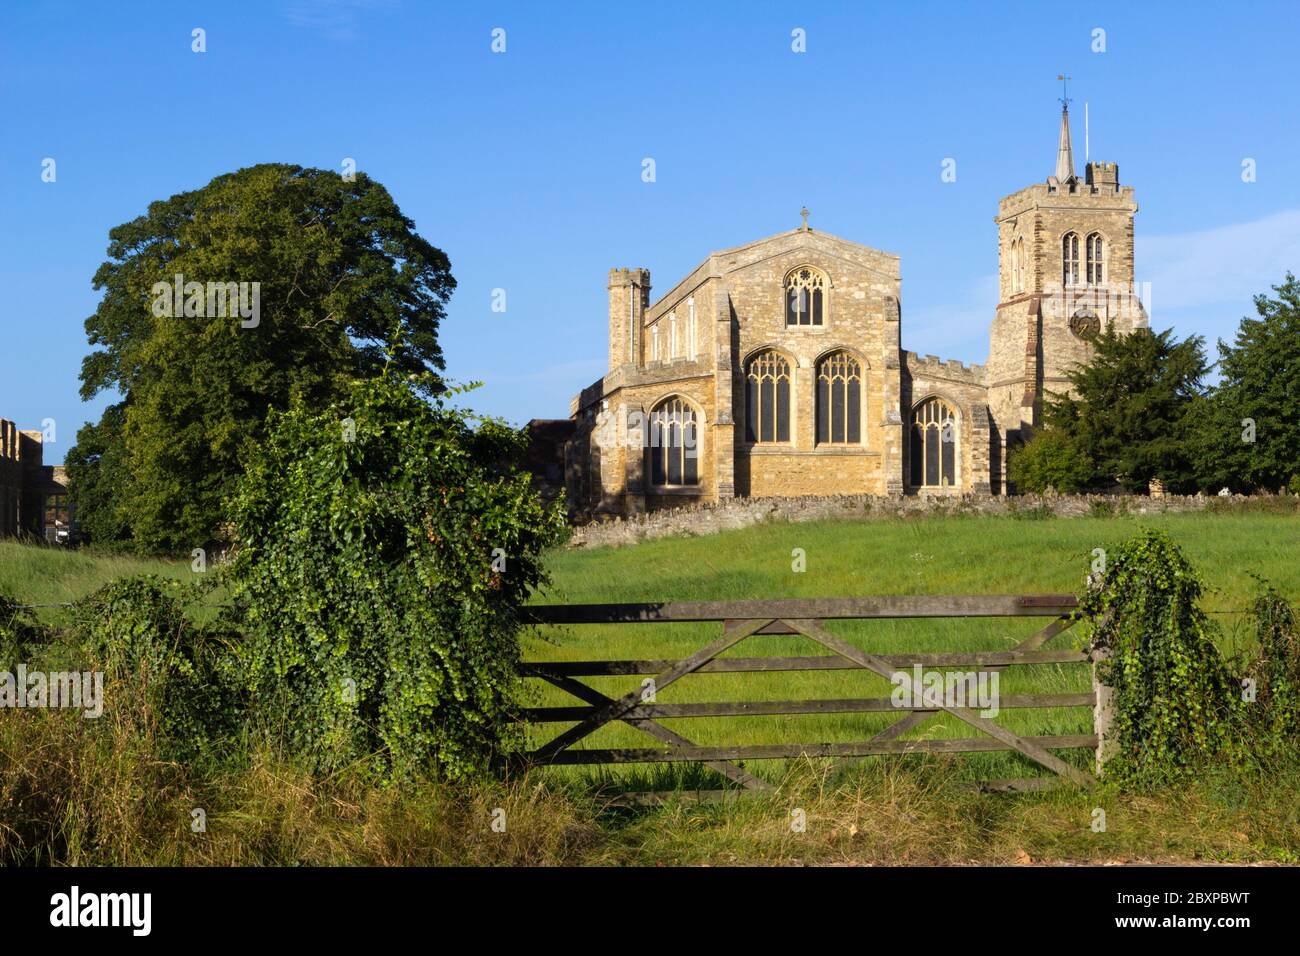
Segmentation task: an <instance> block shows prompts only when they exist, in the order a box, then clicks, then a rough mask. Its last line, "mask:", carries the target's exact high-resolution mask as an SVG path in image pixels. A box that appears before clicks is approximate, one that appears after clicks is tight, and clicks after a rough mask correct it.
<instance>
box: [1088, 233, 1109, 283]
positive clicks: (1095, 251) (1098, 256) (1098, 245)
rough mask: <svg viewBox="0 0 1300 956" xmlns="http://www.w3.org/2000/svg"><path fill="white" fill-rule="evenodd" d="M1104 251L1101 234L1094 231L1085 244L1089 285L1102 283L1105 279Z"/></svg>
mask: <svg viewBox="0 0 1300 956" xmlns="http://www.w3.org/2000/svg"><path fill="white" fill-rule="evenodd" d="M1104 251H1105V250H1104V249H1103V248H1102V238H1101V234H1100V233H1097V232H1094V233H1092V234H1091V235H1089V236H1088V240H1087V243H1086V244H1085V255H1086V257H1087V258H1086V260H1085V261H1086V263H1087V277H1088V285H1101V284H1102V283H1103V282H1104V281H1105V270H1104V262H1105V256H1104Z"/></svg>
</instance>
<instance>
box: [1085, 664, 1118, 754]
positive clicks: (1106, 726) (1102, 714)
mask: <svg viewBox="0 0 1300 956" xmlns="http://www.w3.org/2000/svg"><path fill="white" fill-rule="evenodd" d="M1088 657H1089V658H1090V659H1091V660H1092V693H1093V695H1094V697H1095V703H1094V704H1093V705H1092V728H1093V730H1092V732H1093V733H1094V734H1096V735H1097V776H1099V777H1100V776H1101V775H1102V771H1103V769H1104V767H1105V765H1106V761H1108V760H1109V759H1110V758H1111V757H1112V756H1114V754H1115V739H1114V735H1113V733H1112V732H1111V724H1112V723H1114V720H1115V706H1114V696H1115V689H1114V688H1113V687H1111V686H1110V685H1109V684H1105V683H1102V680H1101V677H1100V675H1099V673H1098V672H1099V670H1100V667H1099V665H1100V664H1103V663H1104V662H1106V661H1109V660H1110V648H1109V647H1103V646H1101V645H1098V644H1094V645H1092V647H1090V648H1089V649H1088Z"/></svg>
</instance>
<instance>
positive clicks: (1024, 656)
mask: <svg viewBox="0 0 1300 956" xmlns="http://www.w3.org/2000/svg"><path fill="white" fill-rule="evenodd" d="M876 656H877V657H879V658H880V659H881V660H882V661H885V662H886V663H888V664H890V665H892V666H894V667H900V668H906V667H911V666H912V665H913V664H921V665H923V666H925V667H978V666H980V665H981V664H982V665H986V666H989V667H995V666H997V667H1004V666H1009V667H1014V666H1017V665H1022V664H1082V663H1085V662H1087V660H1088V655H1087V653H1086V652H1085V651H969V652H964V653H953V654H877V655H876ZM674 663H676V661H674V660H671V659H668V660H644V661H632V660H624V661H546V662H545V663H540V662H529V663H528V664H526V665H525V669H526V670H527V671H530V672H532V673H533V674H535V676H538V677H541V676H542V675H543V674H562V675H564V676H566V677H602V676H606V677H615V676H620V675H643V674H658V673H659V672H660V671H663V670H666V669H667V668H668V667H669V665H671V664H674ZM861 669H862V666H861V665H860V664H855V663H854V662H853V661H850V660H847V659H846V658H843V657H840V656H839V655H837V654H818V655H816V656H814V657H723V658H719V659H717V660H712V661H709V663H707V664H705V665H704V666H703V667H700V668H698V669H697V670H696V671H695V673H697V674H735V673H747V672H759V671H843V670H861Z"/></svg>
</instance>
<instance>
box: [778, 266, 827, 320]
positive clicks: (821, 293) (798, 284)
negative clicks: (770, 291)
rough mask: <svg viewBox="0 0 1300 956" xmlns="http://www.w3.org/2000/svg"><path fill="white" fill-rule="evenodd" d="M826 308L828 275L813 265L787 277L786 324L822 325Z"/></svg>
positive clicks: (803, 267)
mask: <svg viewBox="0 0 1300 956" xmlns="http://www.w3.org/2000/svg"><path fill="white" fill-rule="evenodd" d="M825 308H826V277H825V276H824V275H822V274H821V273H820V272H818V271H817V270H816V269H814V268H812V267H811V266H802V267H801V268H798V269H795V270H794V271H793V272H791V273H790V274H789V275H788V276H786V278H785V324H786V325H821V324H822V321H823V315H824V313H825Z"/></svg>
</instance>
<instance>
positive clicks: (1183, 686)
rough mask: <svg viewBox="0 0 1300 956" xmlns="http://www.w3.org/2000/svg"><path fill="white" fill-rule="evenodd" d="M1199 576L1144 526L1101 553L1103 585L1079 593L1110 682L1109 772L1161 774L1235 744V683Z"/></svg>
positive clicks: (1125, 777) (1238, 701)
mask: <svg viewBox="0 0 1300 956" xmlns="http://www.w3.org/2000/svg"><path fill="white" fill-rule="evenodd" d="M1202 590H1203V586H1202V584H1201V581H1200V579H1199V578H1198V577H1197V575H1196V571H1195V569H1194V568H1193V567H1192V566H1191V564H1190V563H1189V562H1188V560H1187V558H1186V557H1185V556H1184V555H1183V553H1182V552H1181V551H1180V550H1179V549H1178V547H1177V546H1176V545H1174V544H1173V542H1172V541H1170V540H1169V538H1168V536H1166V535H1165V534H1164V533H1163V532H1158V531H1150V530H1148V531H1144V532H1142V533H1141V534H1139V535H1138V536H1136V537H1134V538H1132V539H1131V540H1129V541H1127V542H1125V543H1123V544H1122V545H1120V546H1119V547H1117V548H1114V549H1113V550H1111V551H1110V552H1109V553H1108V554H1107V555H1106V568H1105V572H1104V575H1103V577H1102V581H1101V584H1100V586H1099V587H1097V588H1094V589H1092V590H1089V591H1088V592H1087V594H1086V595H1085V596H1084V598H1083V599H1082V607H1081V610H1082V612H1083V613H1084V614H1085V615H1086V616H1087V617H1088V618H1090V619H1091V620H1092V622H1093V624H1094V627H1095V630H1094V635H1093V643H1094V645H1095V646H1098V647H1103V648H1108V649H1109V651H1110V658H1109V660H1104V661H1102V662H1101V663H1100V664H1099V667H1098V676H1099V678H1100V679H1101V680H1102V681H1103V682H1104V683H1106V684H1108V685H1109V686H1110V687H1111V688H1113V690H1114V696H1113V706H1114V713H1113V723H1112V726H1111V733H1112V734H1114V740H1113V742H1114V748H1115V749H1114V750H1113V756H1112V757H1111V759H1110V760H1109V762H1108V763H1107V764H1106V776H1107V777H1108V778H1111V779H1115V780H1118V781H1120V782H1121V783H1144V784H1145V783H1159V782H1165V781H1168V780H1171V779H1177V778H1178V777H1179V776H1181V775H1183V774H1185V773H1187V772H1189V771H1191V770H1192V769H1194V768H1195V767H1197V766H1198V765H1200V764H1201V763H1202V762H1203V761H1205V760H1206V759H1209V758H1213V757H1215V756H1223V755H1230V754H1231V753H1233V752H1236V751H1237V750H1238V731H1239V730H1240V718H1241V716H1242V714H1241V708H1242V706H1243V703H1242V695H1241V687H1240V685H1239V683H1238V682H1237V680H1236V679H1234V677H1233V676H1232V674H1231V673H1230V671H1229V669H1228V666H1227V664H1226V663H1225V662H1224V660H1223V658H1222V656H1221V655H1220V654H1219V651H1218V648H1217V647H1216V646H1215V643H1214V635H1215V633H1216V627H1215V625H1214V623H1213V622H1212V621H1211V620H1210V618H1209V617H1208V616H1207V615H1206V614H1205V612H1204V611H1202V610H1201V608H1200V606H1199V603H1198V602H1199V600H1200V597H1201V593H1202Z"/></svg>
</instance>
